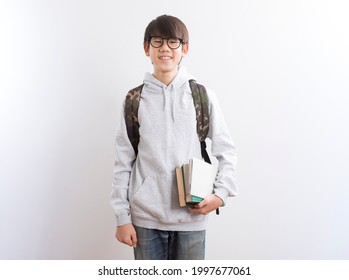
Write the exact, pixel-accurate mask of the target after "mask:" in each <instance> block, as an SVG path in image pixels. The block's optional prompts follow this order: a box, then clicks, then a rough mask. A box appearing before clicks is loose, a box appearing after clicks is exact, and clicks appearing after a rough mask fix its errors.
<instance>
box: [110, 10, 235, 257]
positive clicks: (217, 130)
mask: <svg viewBox="0 0 349 280" xmlns="http://www.w3.org/2000/svg"><path fill="white" fill-rule="evenodd" d="M188 42H189V35H188V31H187V28H186V26H185V25H184V23H183V22H182V21H181V20H179V19H178V18H176V17H173V16H168V15H162V16H159V17H157V18H156V19H155V20H153V21H152V22H150V23H149V25H148V26H147V28H146V30H145V35H144V51H145V54H146V56H148V57H149V58H150V60H151V62H152V64H153V67H154V72H153V74H150V73H146V75H145V79H144V86H143V89H142V92H141V100H140V105H139V110H138V119H139V124H140V127H139V134H140V141H139V144H138V153H137V154H136V153H135V150H134V148H133V147H132V145H131V142H130V140H129V138H128V135H127V131H126V125H125V119H124V116H122V117H121V124H120V128H119V130H118V132H117V136H116V145H115V147H116V161H115V166H114V182H113V192H112V196H111V204H112V207H113V208H114V210H115V213H116V221H117V227H116V234H115V236H116V238H117V240H119V241H120V242H122V243H124V244H127V245H129V246H132V247H133V248H134V256H135V259H143V260H144V259H184V260H185V259H186V260H191V259H192V260H194V259H204V258H205V228H206V222H207V214H208V213H210V212H212V211H214V210H216V209H217V208H219V207H221V206H223V205H224V204H225V202H226V199H227V198H228V197H229V196H235V195H236V192H237V188H236V184H235V163H236V153H235V146H234V144H233V142H232V140H231V138H230V136H229V133H228V130H227V127H226V125H225V122H224V119H223V115H222V112H221V109H220V107H219V105H218V103H217V99H216V97H215V94H214V93H213V92H211V91H208V92H207V94H208V99H209V116H210V117H209V118H210V124H209V134H208V137H209V138H210V139H211V140H212V144H211V149H212V155H213V156H214V157H216V158H217V160H218V173H217V176H216V180H215V183H214V194H211V195H209V196H207V197H206V198H205V199H204V200H203V201H202V202H200V203H199V204H197V205H196V206H195V207H191V208H190V207H184V208H181V207H179V203H178V193H177V187H176V177H175V168H176V167H178V166H181V165H182V164H184V163H188V161H189V159H190V158H201V149H200V142H199V138H198V134H197V130H196V113H195V108H194V103H193V97H192V93H191V90H190V86H189V82H188V81H189V80H190V79H192V77H191V76H190V75H189V74H187V72H186V69H185V68H184V67H183V66H179V65H180V62H181V61H182V59H183V57H185V56H186V55H187V53H188V48H189V44H188ZM122 112H124V110H122Z"/></svg>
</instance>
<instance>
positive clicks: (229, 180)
mask: <svg viewBox="0 0 349 280" xmlns="http://www.w3.org/2000/svg"><path fill="white" fill-rule="evenodd" d="M207 94H208V97H209V110H210V125H209V133H208V137H209V138H210V139H211V140H212V144H211V152H212V155H213V156H214V157H215V158H216V159H217V160H218V173H217V177H216V180H215V183H214V188H215V194H216V195H217V196H219V197H220V198H221V199H222V200H223V202H224V204H225V203H226V200H227V198H228V197H232V196H236V195H237V191H238V188H237V184H236V162H237V156H236V147H235V144H234V142H233V140H232V138H231V136H230V134H229V131H228V128H227V126H226V123H225V120H224V117H223V113H222V111H221V108H220V106H219V103H218V100H217V98H216V95H215V94H214V93H213V92H212V91H208V92H207Z"/></svg>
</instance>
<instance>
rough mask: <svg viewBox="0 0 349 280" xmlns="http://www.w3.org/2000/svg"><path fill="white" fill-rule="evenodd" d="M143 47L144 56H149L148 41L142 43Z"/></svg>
mask: <svg viewBox="0 0 349 280" xmlns="http://www.w3.org/2000/svg"><path fill="white" fill-rule="evenodd" d="M143 48H144V52H145V55H146V56H150V53H149V44H148V43H144V44H143Z"/></svg>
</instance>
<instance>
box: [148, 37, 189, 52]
mask: <svg viewBox="0 0 349 280" xmlns="http://www.w3.org/2000/svg"><path fill="white" fill-rule="evenodd" d="M164 40H166V41H167V46H168V47H169V48H170V49H172V50H175V49H178V48H179V46H180V45H181V44H182V43H183V40H182V39H178V38H162V37H159V36H153V37H150V45H152V47H154V48H160V47H161V46H162V45H163V44H164Z"/></svg>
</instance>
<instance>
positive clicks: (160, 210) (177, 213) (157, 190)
mask: <svg viewBox="0 0 349 280" xmlns="http://www.w3.org/2000/svg"><path fill="white" fill-rule="evenodd" d="M130 203H131V212H132V214H133V215H135V216H137V217H138V218H142V219H144V220H152V221H156V222H161V223H163V224H176V223H183V222H191V221H198V220H203V219H204V218H205V217H204V215H200V214H192V213H190V212H189V211H188V209H186V208H181V207H179V202H178V191H177V185H176V179H175V176H174V175H173V174H160V175H153V176H148V177H146V178H145V180H144V181H143V183H142V185H141V186H140V187H139V188H138V189H137V190H136V191H135V193H134V195H133V196H132V197H131V198H130Z"/></svg>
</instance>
